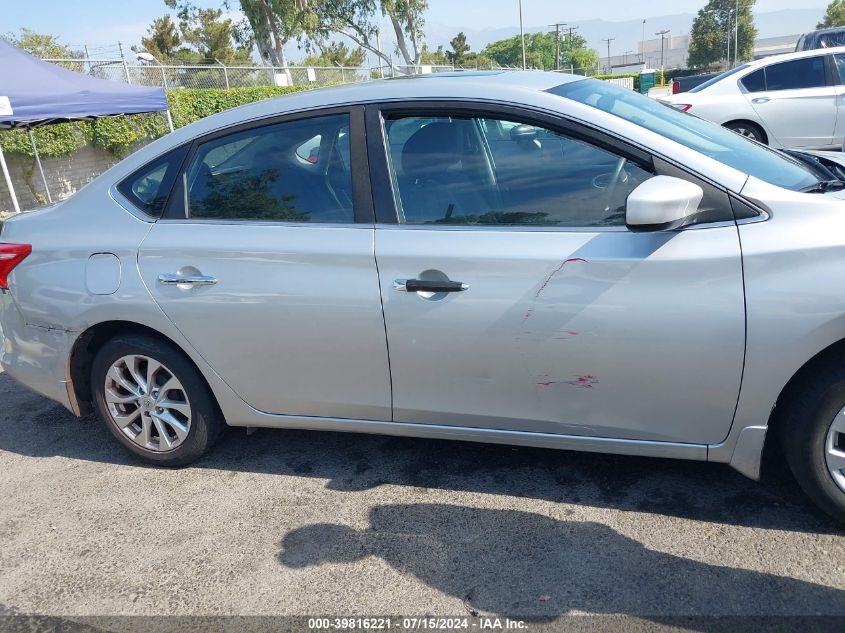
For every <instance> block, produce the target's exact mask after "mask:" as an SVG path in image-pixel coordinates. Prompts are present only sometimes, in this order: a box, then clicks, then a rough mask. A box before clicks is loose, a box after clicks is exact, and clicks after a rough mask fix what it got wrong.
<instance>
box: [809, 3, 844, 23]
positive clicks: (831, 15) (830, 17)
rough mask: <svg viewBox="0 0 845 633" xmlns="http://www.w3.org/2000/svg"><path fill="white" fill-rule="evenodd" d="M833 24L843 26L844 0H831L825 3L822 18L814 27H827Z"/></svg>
mask: <svg viewBox="0 0 845 633" xmlns="http://www.w3.org/2000/svg"><path fill="white" fill-rule="evenodd" d="M834 26H845V0H833V2H831V3H830V4H829V5H827V11H825V14H824V19H823V20H822V21H821V22H819V23H818V24H817V25H816V28H817V29H829V28H831V27H834Z"/></svg>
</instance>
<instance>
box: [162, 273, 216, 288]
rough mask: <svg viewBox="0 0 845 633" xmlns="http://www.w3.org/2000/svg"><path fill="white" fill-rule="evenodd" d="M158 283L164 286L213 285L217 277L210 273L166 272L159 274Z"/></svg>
mask: <svg viewBox="0 0 845 633" xmlns="http://www.w3.org/2000/svg"><path fill="white" fill-rule="evenodd" d="M158 283H160V284H161V285H163V286H213V285H214V284H216V283H217V279H216V278H215V277H209V276H208V275H171V274H164V275H159V276H158Z"/></svg>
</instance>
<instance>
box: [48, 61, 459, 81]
mask: <svg viewBox="0 0 845 633" xmlns="http://www.w3.org/2000/svg"><path fill="white" fill-rule="evenodd" d="M44 61H47V62H51V63H54V64H58V65H60V66H63V67H64V68H68V69H70V70H74V71H76V72H80V73H85V74H88V75H92V76H94V77H99V78H100V79H108V80H111V81H121V82H126V83H130V84H139V85H144V86H161V87H163V88H246V87H255V86H306V85H308V86H326V85H330V84H339V83H350V82H359V81H368V80H370V79H381V78H387V77H394V76H399V75H412V74H430V73H438V72H444V71H453V70H456V69H455V67H454V66H420V67H418V68H414V67H408V66H383V67H365V66H362V67H351V66H326V67H321V66H289V67H287V68H282V67H278V66H276V67H274V66H246V65H244V66H232V65H227V64H221V63H216V64H194V65H191V64H179V65H175V64H156V63H138V64H130V63H128V62H127V61H125V60H123V59H120V58H114V59H89V58H66V59H45V60H44ZM458 70H460V69H458Z"/></svg>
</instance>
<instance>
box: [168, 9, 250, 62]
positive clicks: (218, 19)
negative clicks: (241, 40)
mask: <svg viewBox="0 0 845 633" xmlns="http://www.w3.org/2000/svg"><path fill="white" fill-rule="evenodd" d="M179 30H180V31H181V32H182V38H183V39H184V40H185V43H186V44H188V45H190V46H191V47H192V48H193V50H194V51H196V54H197V55H198V57H199V58H200V59H203V60H205V59H218V60H221V61H233V62H245V61H248V60H249V57H250V53H251V48H252V46H249V47H247V46H245V45H243V44H238V43H236V42H235V27H234V25H233V24H232V20H231V19H229V18H226V19H223V11H222V10H221V9H199V8H194V9H193V10H192V11H191V12H190V13H189V14H188V15H187V16H185V17H184V18H183V19H182V20H181V21H180V22H179Z"/></svg>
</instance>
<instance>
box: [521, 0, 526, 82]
mask: <svg viewBox="0 0 845 633" xmlns="http://www.w3.org/2000/svg"><path fill="white" fill-rule="evenodd" d="M519 39H520V40H521V41H522V70H525V69H526V68H528V66H527V65H526V64H525V31H523V29H522V0H519Z"/></svg>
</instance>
